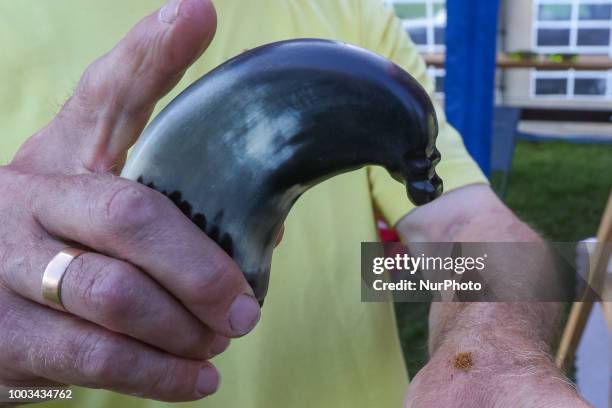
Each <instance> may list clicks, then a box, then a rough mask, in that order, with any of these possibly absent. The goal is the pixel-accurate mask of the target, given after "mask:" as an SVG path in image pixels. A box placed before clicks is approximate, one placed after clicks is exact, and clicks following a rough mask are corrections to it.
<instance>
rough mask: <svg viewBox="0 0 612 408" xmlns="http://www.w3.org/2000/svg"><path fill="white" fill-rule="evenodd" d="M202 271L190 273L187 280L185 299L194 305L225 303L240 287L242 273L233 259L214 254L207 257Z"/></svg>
mask: <svg viewBox="0 0 612 408" xmlns="http://www.w3.org/2000/svg"><path fill="white" fill-rule="evenodd" d="M204 265H206V267H205V268H204V270H203V272H202V273H199V274H196V273H194V274H191V276H190V277H189V278H188V279H189V281H188V282H187V285H186V287H187V294H186V296H187V301H188V302H189V303H191V304H193V305H196V306H213V305H218V304H225V303H227V302H229V300H230V299H232V298H233V297H234V295H235V294H236V292H237V291H238V290H240V288H242V285H243V283H242V280H243V278H242V275H241V273H240V271H239V270H238V267H237V266H236V265H234V263H233V261H232V260H231V259H230V258H229V257H227V256H223V255H222V254H220V255H214V256H210V257H209V258H207V260H206V262H205V263H204ZM200 270H201V269H200Z"/></svg>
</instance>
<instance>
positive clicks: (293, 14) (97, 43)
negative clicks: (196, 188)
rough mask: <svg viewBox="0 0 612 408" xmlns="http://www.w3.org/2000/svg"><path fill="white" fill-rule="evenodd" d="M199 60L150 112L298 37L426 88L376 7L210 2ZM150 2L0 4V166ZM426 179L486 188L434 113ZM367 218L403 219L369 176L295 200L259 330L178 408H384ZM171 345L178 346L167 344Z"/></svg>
mask: <svg viewBox="0 0 612 408" xmlns="http://www.w3.org/2000/svg"><path fill="white" fill-rule="evenodd" d="M215 4H216V8H217V13H218V20H219V25H218V31H217V35H216V38H215V40H214V41H213V43H212V45H211V47H210V49H209V50H208V51H207V52H206V53H205V54H204V56H203V57H202V58H200V59H199V60H198V61H197V62H196V63H195V64H194V66H193V67H192V68H191V69H190V70H189V71H188V72H187V74H186V75H185V78H184V79H183V80H182V81H181V83H180V84H179V86H178V87H177V88H176V89H175V90H174V91H173V92H172V93H171V94H170V95H169V96H168V97H166V98H165V99H164V100H163V101H162V103H160V104H159V105H158V107H157V111H156V112H158V111H159V109H160V108H161V107H162V106H164V105H165V104H166V103H167V102H168V101H169V100H170V98H172V97H174V96H176V95H177V93H178V92H179V91H180V90H182V89H184V88H185V87H186V86H187V85H188V84H190V83H191V82H193V81H194V80H196V79H197V78H199V77H200V76H201V75H203V74H204V73H206V72H207V71H209V70H210V69H212V68H213V67H215V66H217V65H219V64H220V63H222V62H223V61H225V60H227V59H228V58H230V57H232V56H234V55H236V54H239V53H240V52H242V51H243V50H244V49H247V48H252V47H255V46H258V45H261V44H264V43H269V42H273V41H279V40H283V39H289V38H298V37H319V38H330V39H336V40H341V41H345V42H349V43H353V44H356V45H359V46H361V47H364V48H368V49H370V50H372V51H374V52H377V53H379V54H381V55H383V56H385V57H387V58H390V59H392V60H393V61H395V62H396V63H398V64H399V65H401V66H402V67H403V68H404V69H405V70H407V71H408V72H410V73H411V74H412V75H413V76H415V77H416V78H417V79H418V80H419V81H420V82H421V83H422V84H424V85H425V87H426V89H427V90H429V91H430V92H431V91H432V87H431V84H430V83H429V82H428V81H427V77H426V71H425V65H424V63H423V61H422V59H421V58H420V57H419V56H418V54H417V51H416V49H415V47H414V45H413V44H412V43H411V42H410V40H409V39H408V38H407V36H406V34H405V33H404V31H403V30H402V28H401V25H400V23H399V22H398V20H397V19H395V18H394V17H393V15H392V14H391V12H389V11H387V10H385V9H384V8H383V7H382V2H381V1H378V0H248V1H247V0H245V1H238V0H216V1H215ZM160 5H161V1H158V0H154V1H152V0H148V1H147V0H129V1H126V0H104V1H102V0H99V1H96V0H79V1H75V0H73V1H70V0H53V1H46V0H19V1H11V0H0V56H1V58H0V78H1V79H2V91H1V92H0V119H1V120H0V161H1V162H2V163H6V162H8V161H9V160H10V159H11V157H12V156H13V154H14V153H15V151H16V150H17V148H18V146H19V145H20V144H21V143H22V142H23V141H24V140H25V138H26V137H28V136H29V135H31V134H32V133H34V132H35V131H37V130H38V129H40V128H41V127H42V126H43V125H44V124H45V123H46V122H48V121H49V120H51V118H53V116H54V115H55V113H56V112H57V111H58V109H59V107H60V105H61V104H62V102H63V101H64V100H65V99H66V98H67V97H68V96H69V95H70V93H71V91H72V89H73V88H74V86H75V84H76V83H77V81H78V78H79V77H80V74H81V72H82V71H83V70H84V68H85V67H86V66H87V65H88V64H89V63H90V62H91V61H93V60H94V59H95V58H96V57H98V56H100V55H101V54H102V53H104V52H106V51H107V50H109V49H110V48H111V47H112V46H113V45H114V44H115V43H116V42H117V41H119V40H120V38H121V37H122V36H123V35H124V34H125V33H126V32H127V31H128V29H129V28H130V27H131V26H132V25H134V24H135V23H136V22H137V21H138V20H139V19H140V18H141V17H142V16H144V15H145V14H148V13H149V12H151V11H153V10H154V9H155V8H156V7H158V6H160ZM438 118H439V121H440V136H439V143H438V145H439V148H440V151H441V153H442V157H443V159H442V162H441V163H440V165H439V166H438V172H439V174H440V176H441V177H442V178H443V180H444V185H445V191H449V190H452V189H454V188H457V187H461V186H464V185H467V184H471V183H476V182H483V181H485V179H484V177H483V175H482V174H481V173H480V171H479V170H478V167H477V166H476V165H475V164H474V162H473V161H472V160H471V158H470V157H469V156H468V155H467V153H466V151H465V149H464V147H463V144H462V141H461V139H460V137H459V135H458V134H457V133H456V132H455V131H454V130H453V129H452V128H451V127H450V126H449V125H448V124H447V123H446V121H445V117H444V114H443V112H442V111H440V110H439V109H438ZM375 206H376V207H378V208H379V210H380V211H381V212H382V214H383V215H384V216H385V217H386V218H387V220H388V221H389V223H391V224H395V223H396V222H397V221H398V220H399V219H400V218H401V217H402V216H404V215H405V214H406V213H407V212H408V211H410V210H411V209H412V205H411V204H410V203H409V201H408V200H407V198H406V193H405V190H404V188H403V186H402V185H400V184H399V183H397V182H395V181H393V180H392V179H391V178H390V177H389V176H388V174H387V173H386V172H385V171H384V170H382V169H380V168H367V169H361V170H357V171H354V172H351V173H349V174H345V175H342V176H338V177H335V178H333V179H331V180H329V181H327V182H325V183H323V184H321V185H319V186H317V187H315V188H314V189H312V190H311V191H309V192H308V193H306V194H305V195H304V196H303V198H301V199H300V200H299V201H298V203H297V204H296V206H295V207H294V208H293V210H292V212H291V214H290V215H289V218H288V220H287V222H286V232H285V237H284V240H283V242H282V244H281V245H280V247H279V248H278V249H277V250H276V252H275V254H274V259H273V264H272V275H271V281H270V288H269V292H268V296H267V298H266V305H265V307H264V309H263V315H262V319H261V321H260V323H259V325H258V327H257V328H256V329H255V331H254V332H253V333H251V334H250V335H248V336H246V337H245V338H242V339H239V340H235V341H233V342H232V345H231V346H230V349H229V350H228V351H227V352H225V353H223V354H222V355H221V356H219V357H217V358H215V359H214V360H213V362H214V363H215V364H216V365H217V367H218V368H219V369H220V372H221V375H222V377H223V379H222V384H221V388H220V390H219V391H218V392H217V394H216V395H214V396H212V397H210V398H207V399H205V400H203V401H198V402H193V403H186V404H184V405H183V406H187V407H207V408H215V407H254V408H258V407H262V408H263V407H266V408H270V407H292V408H299V407H309V408H310V407H351V408H359V407H395V406H399V405H400V404H401V401H402V399H403V396H404V393H405V391H406V388H407V383H408V381H407V375H406V370H405V367H404V362H403V359H402V353H401V350H400V344H399V341H398V336H397V330H396V327H395V318H394V314H393V307H392V305H391V304H385V303H362V302H361V301H360V272H359V271H360V267H359V260H360V242H361V241H374V240H376V239H377V234H376V228H375V224H374V220H373V216H372V214H373V211H374V207H375ZM177 335H180V333H177ZM50 405H53V406H69V405H70V406H75V407H88V408H94V407H109V408H110V407H143V408H144V407H158V406H162V405H165V404H164V403H159V402H154V401H149V400H142V399H137V398H133V397H127V396H123V395H120V394H115V393H112V392H108V391H102V390H89V389H82V388H75V393H74V399H73V400H72V401H71V402H54V403H51V404H50Z"/></svg>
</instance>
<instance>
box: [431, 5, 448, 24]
mask: <svg viewBox="0 0 612 408" xmlns="http://www.w3.org/2000/svg"><path fill="white" fill-rule="evenodd" d="M433 19H434V24H442V25H446V6H445V5H444V4H434V5H433Z"/></svg>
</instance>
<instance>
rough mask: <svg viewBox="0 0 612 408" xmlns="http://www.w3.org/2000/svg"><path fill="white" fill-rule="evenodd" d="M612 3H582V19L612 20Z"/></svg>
mask: <svg viewBox="0 0 612 408" xmlns="http://www.w3.org/2000/svg"><path fill="white" fill-rule="evenodd" d="M610 17H612V4H581V5H580V19H581V20H610Z"/></svg>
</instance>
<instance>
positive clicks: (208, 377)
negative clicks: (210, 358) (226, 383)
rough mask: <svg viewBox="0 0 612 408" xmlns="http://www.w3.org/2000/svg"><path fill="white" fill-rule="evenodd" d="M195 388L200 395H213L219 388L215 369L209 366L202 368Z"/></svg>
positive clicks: (217, 374)
mask: <svg viewBox="0 0 612 408" xmlns="http://www.w3.org/2000/svg"><path fill="white" fill-rule="evenodd" d="M196 387H197V389H198V393H199V394H201V395H210V394H214V393H215V392H216V391H217V389H218V388H219V373H218V372H217V369H216V368H215V367H213V366H211V365H205V366H204V367H202V368H201V369H200V374H199V375H198V383H197V385H196Z"/></svg>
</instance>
